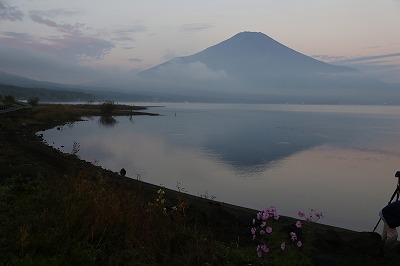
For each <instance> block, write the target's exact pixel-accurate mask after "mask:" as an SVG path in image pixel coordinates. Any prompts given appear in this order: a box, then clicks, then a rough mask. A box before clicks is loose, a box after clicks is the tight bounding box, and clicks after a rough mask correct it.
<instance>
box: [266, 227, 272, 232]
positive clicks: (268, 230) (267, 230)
mask: <svg viewBox="0 0 400 266" xmlns="http://www.w3.org/2000/svg"><path fill="white" fill-rule="evenodd" d="M265 231H266V232H267V233H268V234H271V233H272V227H269V226H268V227H267V228H266V229H265Z"/></svg>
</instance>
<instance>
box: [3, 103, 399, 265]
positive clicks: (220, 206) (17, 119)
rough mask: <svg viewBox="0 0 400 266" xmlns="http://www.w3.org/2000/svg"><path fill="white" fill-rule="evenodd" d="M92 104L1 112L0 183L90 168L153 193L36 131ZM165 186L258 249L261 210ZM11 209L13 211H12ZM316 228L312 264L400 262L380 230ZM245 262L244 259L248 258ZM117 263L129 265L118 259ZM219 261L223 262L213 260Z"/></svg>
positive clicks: (220, 231)
mask: <svg viewBox="0 0 400 266" xmlns="http://www.w3.org/2000/svg"><path fill="white" fill-rule="evenodd" d="M94 109H95V108H94V107H91V108H89V109H86V110H85V109H82V108H76V107H74V106H52V105H41V106H38V107H33V108H32V109H21V110H16V111H14V112H6V113H1V114H0V151H1V152H0V169H1V170H0V185H4V184H5V183H6V182H9V180H10V178H18V177H19V178H20V177H23V178H26V179H35V178H37V177H38V176H40V178H42V179H45V180H55V179H57V178H58V177H60V176H70V175H74V174H76V173H80V174H81V173H90V174H87V175H86V176H88V178H91V177H92V178H95V176H98V175H100V174H101V175H102V176H106V177H107V181H108V182H110V183H111V184H112V186H113V187H116V188H118V189H120V190H121V191H137V190H138V188H140V191H141V193H143V197H145V198H148V199H150V198H153V197H154V195H155V194H156V193H157V191H158V190H159V189H160V187H158V186H155V185H152V184H148V183H145V182H142V181H139V180H133V179H131V178H127V177H124V176H121V175H120V174H119V173H115V172H111V171H108V170H105V169H102V168H101V167H99V166H96V165H93V164H90V163H88V162H86V161H83V160H81V159H79V158H78V157H77V156H75V155H71V154H63V153H61V152H60V151H58V150H56V149H53V148H51V147H49V146H47V145H45V144H44V143H43V142H42V139H41V138H40V136H37V135H36V134H35V133H36V132H37V131H41V130H45V129H48V128H52V127H55V126H60V125H63V124H65V123H68V122H72V121H76V120H79V119H80V118H81V117H82V116H87V115H98V114H99V113H97V111H95V110H94ZM134 109H135V110H134ZM113 115H156V114H152V113H148V112H146V110H145V108H139V107H137V108H133V107H131V106H129V107H125V109H124V108H121V109H119V110H118V112H116V113H115V114H113ZM94 173H96V174H94ZM85 178H86V177H85ZM163 190H165V192H166V193H165V194H166V197H167V199H170V202H172V203H173V204H172V203H171V206H166V208H172V207H173V205H174V204H175V201H176V199H182V198H183V199H184V201H185V204H186V205H187V208H186V210H187V212H188V213H195V214H196V216H195V217H196V221H197V222H198V223H199V224H201V225H204V226H210V227H212V231H213V237H214V238H215V239H216V241H219V242H221V243H225V244H226V243H235V245H237V246H240V247H243V248H255V245H254V241H253V240H252V239H251V232H250V231H251V227H252V220H253V219H254V217H255V216H256V214H257V212H258V211H257V210H252V209H247V208H243V207H240V206H233V205H230V204H227V203H223V202H217V201H214V200H210V199H205V198H200V197H195V196H191V195H188V194H185V193H182V192H178V191H172V190H168V189H163ZM1 193H2V191H0V198H1V196H2V194H1ZM0 208H2V211H5V212H8V211H10V210H7V209H4V208H6V207H4V206H0ZM49 208H50V207H49ZM10 213H12V212H11V211H10ZM188 215H189V214H188ZM9 219H13V217H9ZM295 221H296V219H294V218H290V217H281V218H280V222H281V223H282V224H283V225H284V226H285V224H287V225H289V224H293V223H294V222H295ZM0 224H1V222H0ZM313 230H314V234H315V241H314V243H315V244H314V249H313V252H312V258H311V260H310V261H312V264H313V265H400V252H399V251H398V250H394V251H391V252H385V253H382V251H381V240H380V235H379V234H378V233H372V232H355V231H350V230H346V229H342V228H336V227H331V226H326V225H322V224H314V225H313ZM1 238H5V237H4V236H3V237H1ZM15 241H20V240H18V239H17V240H15ZM7 243H10V242H8V240H4V239H2V240H1V241H0V254H2V253H1V252H2V250H3V251H4V250H7V247H5V245H6V244H7ZM4 252H5V251H4ZM10 252H11V251H10ZM18 252H21V250H19V251H18ZM5 254H9V253H5ZM17 255H18V254H17ZM17 255H16V256H17ZM17 257H18V256H17ZM242 261H246V259H243V260H242ZM221 263H222V262H221ZM257 263H258V262H257V260H254V261H251V262H246V265H258V264H257ZM109 264H114V265H117V264H118V263H111V262H110V263H109ZM223 264H228V265H235V263H227V262H223ZM260 264H261V262H260ZM0 265H12V263H11V262H10V261H8V262H7V263H5V264H2V262H0ZM118 265H128V264H124V263H120V264H118ZM133 265H134V264H133ZM215 265H219V264H218V263H215Z"/></svg>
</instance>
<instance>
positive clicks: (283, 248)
mask: <svg viewBox="0 0 400 266" xmlns="http://www.w3.org/2000/svg"><path fill="white" fill-rule="evenodd" d="M285 248H286V243H285V242H283V243H282V244H281V249H282V250H285Z"/></svg>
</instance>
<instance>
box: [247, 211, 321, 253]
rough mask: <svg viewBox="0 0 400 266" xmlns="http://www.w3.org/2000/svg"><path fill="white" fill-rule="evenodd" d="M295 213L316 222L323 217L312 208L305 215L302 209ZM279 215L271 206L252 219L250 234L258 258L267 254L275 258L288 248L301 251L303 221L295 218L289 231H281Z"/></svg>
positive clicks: (308, 220)
mask: <svg viewBox="0 0 400 266" xmlns="http://www.w3.org/2000/svg"><path fill="white" fill-rule="evenodd" d="M297 214H298V216H299V217H300V218H302V219H304V220H305V221H306V222H317V221H318V220H319V219H321V218H323V215H322V213H321V212H317V211H315V210H313V209H311V210H310V213H309V214H307V215H306V214H304V212H302V211H299V212H298V213H297ZM279 217H280V215H279V213H278V211H277V210H276V208H275V207H274V206H271V207H269V208H267V209H265V210H264V211H262V212H259V213H257V216H256V218H255V219H253V226H252V228H251V234H252V238H253V240H257V241H258V245H257V249H256V252H257V256H258V257H259V258H261V257H263V256H266V255H267V254H269V256H268V257H269V258H270V259H271V258H274V260H277V256H278V255H280V254H282V253H283V252H288V250H289V249H290V250H292V251H294V252H296V250H297V251H301V249H302V248H303V244H304V239H303V238H304V234H303V231H302V230H303V222H302V221H300V220H297V221H296V223H295V224H293V225H292V226H291V227H290V228H291V229H290V230H289V231H287V230H284V231H283V230H282V227H280V226H279V223H278V221H279ZM273 227H274V229H273ZM275 228H276V230H275ZM285 231H286V232H285ZM289 247H290V248H289Z"/></svg>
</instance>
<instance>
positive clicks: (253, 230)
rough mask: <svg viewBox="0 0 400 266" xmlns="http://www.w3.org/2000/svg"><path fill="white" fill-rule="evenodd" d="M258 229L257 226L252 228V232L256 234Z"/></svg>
mask: <svg viewBox="0 0 400 266" xmlns="http://www.w3.org/2000/svg"><path fill="white" fill-rule="evenodd" d="M256 231H257V229H256V228H255V227H253V228H251V234H252V235H255V234H256Z"/></svg>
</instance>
